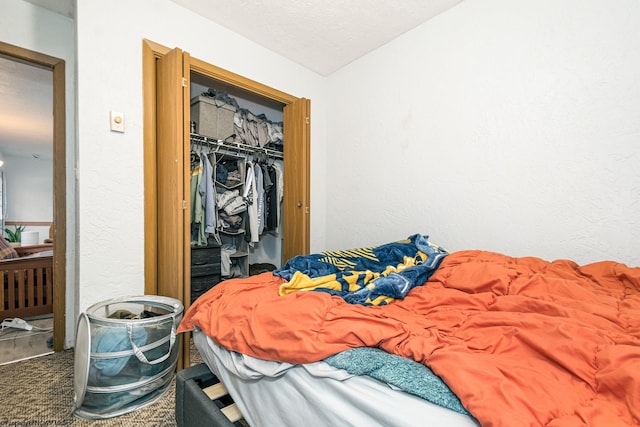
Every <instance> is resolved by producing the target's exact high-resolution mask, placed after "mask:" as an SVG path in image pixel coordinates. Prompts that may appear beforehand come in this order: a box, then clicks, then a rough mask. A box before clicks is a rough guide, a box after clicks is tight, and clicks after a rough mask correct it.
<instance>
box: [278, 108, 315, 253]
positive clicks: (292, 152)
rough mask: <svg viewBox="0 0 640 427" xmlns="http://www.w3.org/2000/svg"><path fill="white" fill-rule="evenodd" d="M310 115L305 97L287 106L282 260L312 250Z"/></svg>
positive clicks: (285, 113) (285, 111)
mask: <svg viewBox="0 0 640 427" xmlns="http://www.w3.org/2000/svg"><path fill="white" fill-rule="evenodd" d="M310 117H311V102H310V101H309V100H308V99H306V98H300V99H298V100H296V101H295V102H293V103H291V104H289V105H287V106H286V107H284V123H285V126H284V176H285V179H284V198H283V200H284V203H283V212H282V216H283V229H284V241H283V245H282V262H283V263H284V262H286V261H287V260H288V259H290V258H292V257H294V256H296V255H306V254H308V253H309V229H310V226H309V224H310V221H309V217H310V206H309V194H310V188H309V186H310V185H309V181H310V173H309V171H310V168H311V166H310V156H309V141H310V139H311V137H310V129H311V123H310Z"/></svg>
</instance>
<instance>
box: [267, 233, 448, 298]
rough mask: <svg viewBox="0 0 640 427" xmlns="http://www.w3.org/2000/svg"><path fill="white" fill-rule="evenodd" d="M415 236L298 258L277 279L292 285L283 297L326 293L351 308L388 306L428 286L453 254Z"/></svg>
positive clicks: (284, 288)
mask: <svg viewBox="0 0 640 427" xmlns="http://www.w3.org/2000/svg"><path fill="white" fill-rule="evenodd" d="M428 238H429V236H426V235H422V234H414V235H412V236H409V237H408V238H407V239H406V240H401V241H397V242H392V243H387V244H384V245H380V246H375V247H367V248H357V249H350V250H343V251H328V252H321V253H318V254H310V255H303V256H297V257H294V258H292V259H290V260H289V261H288V262H287V263H286V265H285V266H284V267H282V268H280V269H278V270H276V271H274V273H273V274H275V275H276V276H279V277H282V278H283V279H285V280H287V283H285V284H283V285H281V286H280V295H287V294H290V293H293V292H298V291H320V292H327V293H330V294H332V295H338V296H340V297H342V298H343V299H344V300H345V301H347V302H348V303H351V304H362V305H384V304H389V303H390V302H392V301H393V300H395V299H397V298H404V297H405V296H406V295H407V293H408V292H409V291H410V290H411V289H413V288H414V287H416V286H420V285H422V284H423V283H424V282H425V281H426V280H427V279H428V278H429V277H430V276H431V275H432V274H433V272H434V271H435V270H436V269H437V268H438V266H439V265H440V262H441V261H442V260H443V259H444V257H445V256H447V255H448V252H447V251H446V250H444V249H442V248H440V247H439V246H437V245H434V244H433V243H430V242H429V240H428Z"/></svg>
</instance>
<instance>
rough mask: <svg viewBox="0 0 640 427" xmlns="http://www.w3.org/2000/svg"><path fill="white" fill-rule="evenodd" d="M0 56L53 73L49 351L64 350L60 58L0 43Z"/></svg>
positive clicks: (64, 227) (63, 162)
mask: <svg viewBox="0 0 640 427" xmlns="http://www.w3.org/2000/svg"><path fill="white" fill-rule="evenodd" d="M0 54H2V55H4V56H6V57H8V58H10V59H13V60H16V61H20V62H24V63H27V64H29V65H32V66H34V67H40V68H44V69H47V70H51V71H52V73H53V242H54V251H53V350H54V351H62V350H64V340H65V329H66V251H67V231H66V230H67V214H66V212H67V209H66V206H67V200H66V101H65V99H66V94H65V62H64V60H63V59H60V58H55V57H53V56H49V55H45V54H43V53H39V52H35V51H32V50H28V49H24V48H21V47H18V46H14V45H10V44H8V43H4V42H0Z"/></svg>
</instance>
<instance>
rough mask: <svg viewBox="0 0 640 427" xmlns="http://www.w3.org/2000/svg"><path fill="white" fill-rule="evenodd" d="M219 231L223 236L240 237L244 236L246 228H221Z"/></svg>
mask: <svg viewBox="0 0 640 427" xmlns="http://www.w3.org/2000/svg"><path fill="white" fill-rule="evenodd" d="M218 231H219V232H220V233H223V234H228V235H230V236H239V235H242V234H244V228H238V229H237V230H233V231H232V230H225V229H224V228H219V229H218Z"/></svg>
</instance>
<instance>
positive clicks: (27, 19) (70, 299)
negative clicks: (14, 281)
mask: <svg viewBox="0 0 640 427" xmlns="http://www.w3.org/2000/svg"><path fill="white" fill-rule="evenodd" d="M74 31H75V30H74V23H73V20H71V19H69V18H66V17H64V16H62V15H60V14H57V13H53V12H50V11H48V10H46V9H43V8H40V7H37V6H34V5H32V4H31V3H27V2H24V1H3V2H2V12H1V13H0V40H2V41H3V42H5V43H9V44H12V45H14V46H19V47H21V48H24V49H29V50H33V51H36V52H39V53H44V54H46V55H50V56H53V57H56V58H60V59H63V60H64V61H65V104H66V114H65V116H66V119H65V120H66V123H65V126H66V136H65V137H66V143H67V148H66V156H67V158H66V168H67V179H66V181H67V182H66V197H67V213H66V215H67V253H66V258H67V264H68V266H67V270H66V306H67V317H66V331H65V335H66V342H65V346H67V347H68V346H69V345H71V343H72V342H73V338H74V331H75V321H76V320H75V316H74V315H73V313H74V311H73V308H74V304H75V284H76V279H75V270H74V268H73V266H74V258H75V254H76V246H75V229H74V225H75V221H76V217H75V170H74V168H75V146H76V133H75V95H74V93H75V52H74V44H75V41H74V35H75V34H74ZM50 176H51V175H50Z"/></svg>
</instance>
